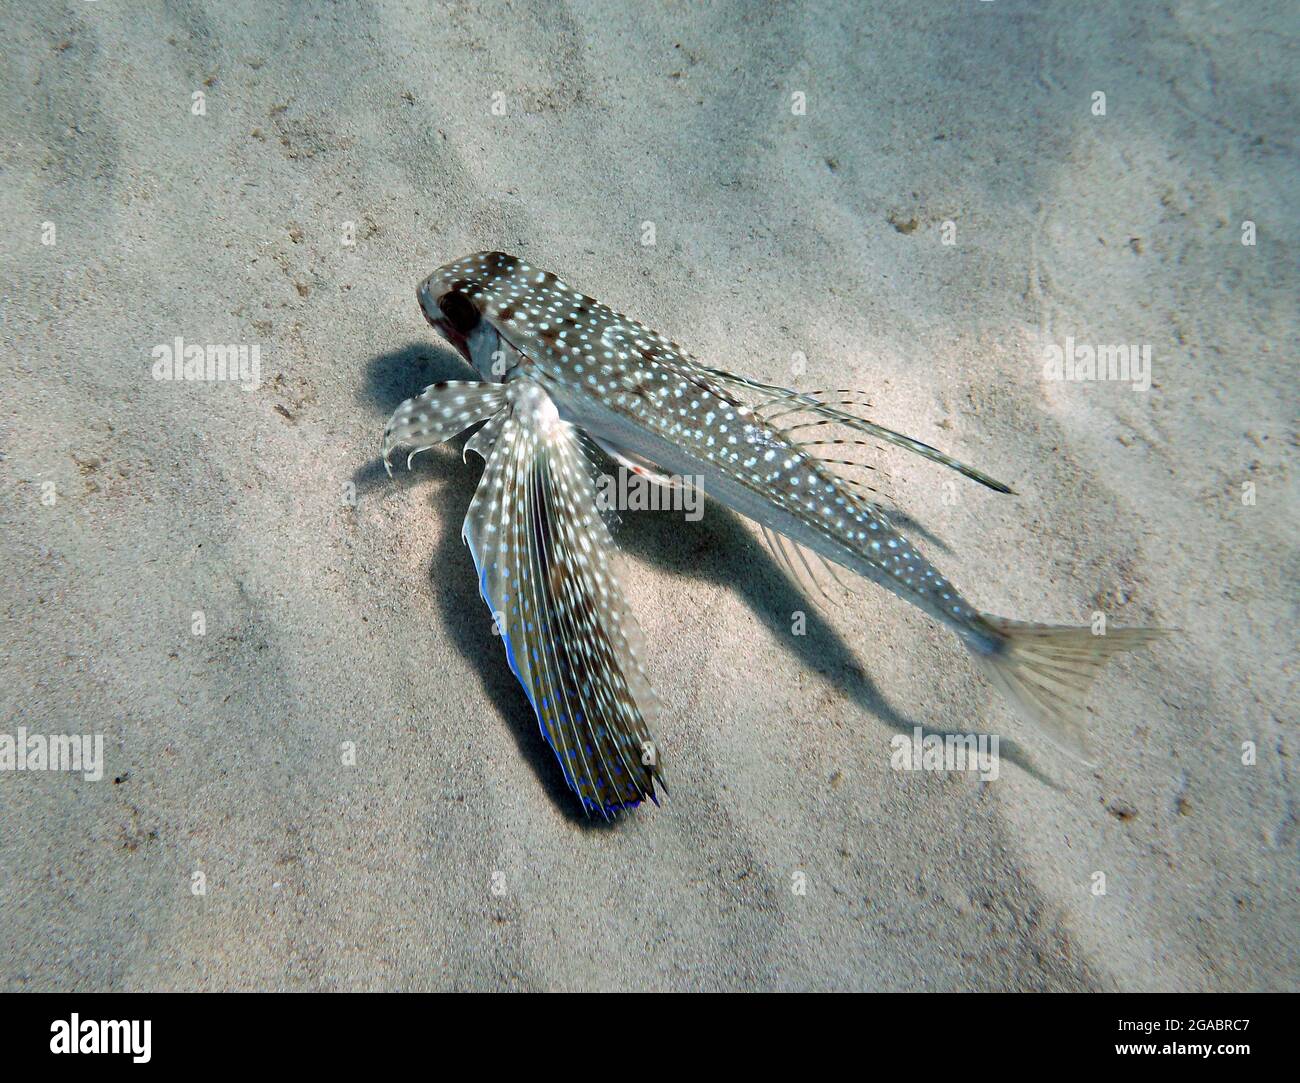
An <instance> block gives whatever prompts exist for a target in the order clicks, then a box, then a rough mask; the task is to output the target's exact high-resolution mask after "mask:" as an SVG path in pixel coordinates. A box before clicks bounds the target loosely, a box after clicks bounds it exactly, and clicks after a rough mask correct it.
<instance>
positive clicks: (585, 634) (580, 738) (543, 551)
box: [464, 379, 663, 817]
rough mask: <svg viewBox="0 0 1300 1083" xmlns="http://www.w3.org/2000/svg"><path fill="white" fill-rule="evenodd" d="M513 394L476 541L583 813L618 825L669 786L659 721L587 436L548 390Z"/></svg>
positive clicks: (494, 605) (506, 635)
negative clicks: (627, 811) (653, 722)
mask: <svg viewBox="0 0 1300 1083" xmlns="http://www.w3.org/2000/svg"><path fill="white" fill-rule="evenodd" d="M505 386H506V388H507V391H506V394H507V397H508V404H509V409H508V410H506V411H504V412H503V413H502V414H501V415H500V416H499V417H497V418H494V419H493V421H492V422H491V423H490V425H489V428H490V429H492V434H491V439H492V443H491V449H490V451H488V453H487V465H486V467H485V468H484V471H483V477H482V479H481V480H480V482H479V486H478V489H477V491H476V492H475V494H474V499H473V501H472V502H471V504H470V508H469V514H468V515H467V516H466V518H465V527H464V537H465V540H466V542H467V543H468V544H469V547H470V551H471V553H472V554H473V557H474V563H475V565H476V567H477V568H478V572H479V590H480V592H481V594H482V595H483V599H484V601H486V602H487V604H488V606H489V607H490V608H491V610H492V613H493V620H494V626H495V629H496V630H497V631H498V632H499V633H500V634H501V637H502V641H503V643H504V645H505V649H506V655H507V657H508V659H509V661H510V667H511V669H512V670H514V673H515V675H516V676H517V677H518V678H519V682H520V684H522V685H523V687H524V691H525V692H526V693H527V694H528V698H529V700H530V701H531V703H532V705H533V709H534V710H535V711H536V713H537V718H538V722H539V723H540V725H541V730H542V735H543V737H545V739H546V742H547V744H549V745H550V747H551V749H552V750H553V751H554V752H555V755H556V757H557V758H558V759H559V761H560V766H561V768H562V769H563V771H564V778H565V781H566V782H568V784H569V787H570V788H571V789H572V790H573V791H574V792H575V793H576V794H577V795H578V796H579V798H580V799H581V800H582V804H583V808H584V809H586V810H588V811H595V812H599V813H601V814H602V815H604V816H606V817H608V816H609V815H610V814H611V813H613V812H616V811H617V810H618V809H621V808H624V807H627V806H630V805H636V804H639V803H640V802H641V801H642V800H644V799H646V798H650V799H651V800H655V786H656V784H658V785H663V780H662V776H661V768H660V755H659V749H658V745H657V743H656V742H655V740H654V738H653V737H652V735H651V732H650V726H649V721H648V718H649V717H652V716H653V714H654V711H655V707H656V700H655V698H654V696H653V694H652V693H651V691H650V687H649V683H648V681H647V680H646V677H645V674H644V672H643V671H642V668H641V664H640V662H639V660H638V657H637V647H638V644H639V642H640V637H639V632H638V629H637V627H636V621H635V618H633V616H632V614H631V613H630V611H629V610H628V607H627V604H626V602H625V601H624V598H623V594H622V591H621V590H620V589H619V585H618V581H617V570H616V567H615V557H616V550H615V547H614V543H613V541H612V539H611V538H610V535H609V531H608V529H607V528H606V526H605V524H604V522H603V521H602V520H601V518H600V515H599V514H598V513H597V510H596V493H595V487H594V484H593V482H592V477H591V473H590V469H589V465H588V462H587V459H586V456H585V454H584V452H583V448H582V445H581V443H580V441H579V437H578V435H577V432H576V430H575V429H574V428H573V426H572V425H570V424H569V423H568V422H565V421H562V420H561V419H560V418H559V415H558V414H557V412H556V409H555V406H554V404H553V403H552V401H551V399H550V398H549V397H548V396H547V395H546V393H545V392H544V391H543V390H542V388H541V387H539V386H538V385H537V384H535V383H533V382H532V381H530V380H526V379H517V380H513V381H511V382H509V383H508V384H506V385H505ZM480 435H481V434H480ZM476 441H477V437H476ZM474 450H476V451H479V452H480V453H482V451H483V450H486V448H485V446H484V443H483V442H478V443H477V444H476V446H475V448H474Z"/></svg>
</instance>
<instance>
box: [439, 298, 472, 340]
mask: <svg viewBox="0 0 1300 1083" xmlns="http://www.w3.org/2000/svg"><path fill="white" fill-rule="evenodd" d="M438 308H439V309H441V310H442V314H443V316H444V317H445V318H446V320H447V322H448V323H449V324H450V325H451V327H452V329H453V330H454V331H456V332H457V333H458V334H462V335H468V334H469V333H470V332H471V331H473V330H474V328H475V327H477V326H478V321H479V318H480V317H479V314H478V309H477V308H475V307H474V302H473V301H471V300H470V299H469V298H468V297H466V296H465V295H464V294H463V293H461V292H460V291H459V290H449V291H448V292H447V293H444V294H443V295H442V296H441V297H439V298H438Z"/></svg>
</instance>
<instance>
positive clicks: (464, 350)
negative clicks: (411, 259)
mask: <svg viewBox="0 0 1300 1083" xmlns="http://www.w3.org/2000/svg"><path fill="white" fill-rule="evenodd" d="M458 267H459V265H458V264H454V263H449V264H447V265H446V266H445V267H440V268H438V270H436V271H434V272H433V274H431V275H429V277H428V278H426V279H425V280H424V281H423V282H421V283H420V286H419V288H418V289H417V290H416V297H417V298H418V299H419V302H420V311H421V312H422V313H423V314H424V318H425V319H426V320H427V321H428V323H429V326H430V327H432V328H433V329H434V330H435V331H437V332H438V334H440V335H441V336H442V337H443V338H445V339H446V340H447V341H448V342H449V343H451V345H452V346H454V347H455V348H456V351H457V352H458V353H459V354H460V355H461V356H462V357H463V358H465V360H466V361H468V362H469V363H470V364H471V365H473V366H474V368H475V369H476V370H477V371H478V373H479V375H480V376H482V377H483V379H484V380H488V381H492V382H497V381H500V380H501V378H502V375H503V373H502V365H501V357H502V351H501V342H500V336H499V335H498V334H497V330H496V328H495V327H494V326H493V325H492V323H491V321H490V320H486V319H484V318H483V309H482V304H481V298H480V293H481V291H480V289H479V288H478V287H477V285H476V283H475V282H474V281H473V280H472V279H470V278H467V277H466V276H465V275H463V274H458V273H456V269H457V268H458Z"/></svg>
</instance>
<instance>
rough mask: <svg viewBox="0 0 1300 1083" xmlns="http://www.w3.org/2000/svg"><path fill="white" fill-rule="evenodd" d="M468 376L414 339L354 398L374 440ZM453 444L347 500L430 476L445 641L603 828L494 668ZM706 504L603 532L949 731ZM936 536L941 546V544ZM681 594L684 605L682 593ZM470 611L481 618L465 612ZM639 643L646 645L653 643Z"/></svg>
mask: <svg viewBox="0 0 1300 1083" xmlns="http://www.w3.org/2000/svg"><path fill="white" fill-rule="evenodd" d="M473 377H474V374H473V373H472V372H471V371H470V369H469V368H468V366H466V365H465V364H464V362H463V361H461V360H460V358H459V357H458V356H457V355H456V354H455V353H453V352H452V351H450V350H448V349H442V348H440V347H437V346H430V345H427V344H423V343H418V344H412V345H410V346H407V347H404V348H403V349H400V350H395V351H393V352H391V353H387V354H383V355H381V356H379V357H376V358H375V359H373V360H372V361H371V362H370V364H369V365H368V367H367V383H366V389H365V394H366V397H367V398H368V399H369V400H370V401H371V403H372V404H373V405H374V406H375V408H376V409H377V411H378V412H379V413H380V414H382V417H381V418H380V423H379V424H378V425H377V426H376V443H378V433H379V432H380V431H381V429H382V422H383V421H386V420H387V419H388V417H389V415H390V414H391V413H392V411H393V410H394V409H395V408H396V407H397V406H398V404H399V403H401V402H402V401H403V400H405V399H407V398H409V397H410V396H412V395H416V394H419V392H420V391H421V390H422V389H423V388H425V387H427V386H428V385H429V384H431V383H436V382H437V381H439V380H455V379H473ZM464 442H465V437H459V438H457V439H454V440H451V441H449V442H448V443H447V444H446V445H443V446H441V447H438V448H433V449H431V450H429V451H427V452H424V453H423V454H421V455H419V456H418V457H417V458H416V459H415V460H414V461H413V463H412V469H411V470H409V471H408V470H406V469H405V464H404V463H403V462H402V461H401V458H400V457H398V458H397V459H395V461H394V470H393V477H392V479H389V477H388V476H387V472H386V471H385V469H384V466H383V462H382V460H381V459H380V458H379V456H378V455H376V456H375V457H374V458H372V459H369V460H367V461H366V462H365V463H364V464H363V465H362V466H360V467H359V468H358V469H357V471H356V472H355V473H354V475H353V481H354V483H355V485H356V487H357V493H358V497H359V498H364V497H365V496H366V495H369V494H373V493H378V492H381V491H383V490H384V489H385V488H386V487H389V486H400V487H402V488H406V487H407V486H412V485H421V486H423V485H425V484H427V482H428V481H429V480H430V479H432V480H434V481H435V482H437V484H436V486H435V488H434V491H433V493H432V494H431V495H430V501H431V503H433V504H434V505H435V506H436V507H438V508H439V509H440V510H441V511H443V512H445V514H446V516H447V520H448V525H447V527H446V528H445V529H444V530H443V531H442V532H441V536H440V539H439V541H438V542H437V543H436V546H435V551H434V553H433V555H432V558H431V560H430V565H429V578H430V582H431V585H432V588H433V593H434V598H435V601H436V602H437V604H438V607H439V609H440V610H441V611H442V614H443V617H444V623H445V626H446V628H447V630H448V632H449V635H450V638H451V641H452V643H453V645H454V646H455V647H456V649H457V650H458V651H459V652H460V654H461V655H462V657H464V658H465V659H466V660H467V661H468V662H470V663H471V664H472V665H473V666H474V668H475V670H476V671H477V672H478V673H479V675H480V679H481V681H482V684H483V689H484V691H485V692H486V693H487V695H488V696H489V698H491V700H492V702H493V705H494V707H495V708H496V710H497V711H498V713H499V714H500V715H501V716H502V717H504V718H505V719H506V720H507V722H508V723H509V727H510V732H511V734H512V736H513V737H514V740H515V742H516V744H517V746H518V748H519V751H520V753H521V754H522V755H523V757H524V758H525V759H526V760H527V761H528V762H529V763H530V764H531V765H532V766H533V769H534V771H535V772H536V774H537V776H538V778H539V779H540V781H541V782H542V784H543V786H544V787H545V788H546V791H547V794H548V796H550V798H551V799H552V800H553V801H554V802H555V803H556V805H557V806H558V807H559V808H560V809H561V810H562V811H563V813H564V814H565V816H566V817H567V818H568V819H570V820H571V821H573V822H575V823H579V824H583V825H587V826H592V827H596V828H601V829H604V828H606V827H608V826H612V825H613V824H614V823H615V822H616V821H613V820H611V821H610V822H609V823H608V824H607V823H606V821H604V820H603V819H602V818H600V817H598V816H595V817H589V816H588V815H587V814H586V813H584V812H583V811H582V810H581V808H580V807H579V806H578V803H577V801H576V800H575V798H574V796H573V794H572V793H571V791H570V790H569V789H568V787H567V786H566V785H565V784H564V780H563V777H562V776H561V774H560V771H559V769H558V767H557V766H556V764H555V755H554V753H553V752H552V751H551V749H550V746H548V745H547V744H546V742H545V740H544V739H543V737H542V735H541V732H540V729H539V727H538V725H537V720H536V717H535V715H534V713H533V710H532V707H531V706H530V704H529V703H528V699H527V697H526V696H525V695H524V692H523V690H522V689H521V688H520V687H519V683H518V681H517V680H516V679H515V676H514V674H513V673H512V672H511V671H510V667H509V666H508V665H507V664H506V660H505V657H504V652H503V650H502V647H501V640H500V637H498V636H496V635H494V634H493V633H492V624H491V621H490V619H489V618H488V616H487V609H486V607H485V605H484V603H483V601H482V599H481V598H480V597H479V592H478V572H477V570H476V569H475V567H474V561H473V558H472V557H471V555H470V552H469V548H468V547H467V546H466V545H465V544H464V543H463V541H462V540H461V536H460V530H459V526H458V524H459V522H460V518H461V517H462V516H463V515H464V513H465V511H466V510H468V508H469V503H470V500H471V499H472V497H473V495H474V490H475V488H476V487H477V485H478V479H479V475H480V474H481V473H482V469H481V464H479V462H478V459H477V457H472V458H471V460H470V464H469V465H466V464H465V463H463V462H462V461H461V449H462V447H463V445H464ZM603 465H604V466H606V467H607V466H608V464H603ZM707 509H708V510H707V514H706V515H705V516H704V517H703V518H702V519H700V520H699V521H696V522H691V521H688V520H686V519H685V517H684V516H683V515H682V513H680V512H666V511H661V512H639V513H624V514H623V516H622V524H621V526H619V527H618V528H617V529H616V530H615V540H616V542H617V544H618V546H619V548H620V549H622V550H623V551H624V552H626V553H628V554H629V555H631V556H634V557H636V558H638V559H641V560H644V561H645V562H646V563H648V564H650V565H652V566H654V567H656V568H658V569H660V570H661V571H665V572H668V573H670V574H672V575H674V576H678V577H681V578H687V579H697V580H700V581H702V582H704V583H709V584H715V585H720V586H725V587H728V588H730V589H732V590H734V591H736V592H737V593H738V594H739V595H740V596H741V598H742V599H743V600H744V601H745V604H746V605H747V606H748V607H749V608H750V610H751V611H752V612H753V613H754V615H755V616H756V617H757V618H758V619H759V620H760V621H762V622H763V624H764V626H765V627H766V628H767V629H768V631H769V632H770V633H771V634H772V635H773V636H775V637H779V638H781V639H782V640H783V641H785V642H786V643H788V644H789V647H790V650H791V651H792V652H793V653H794V655H795V656H796V657H797V658H798V659H799V661H800V662H801V663H802V664H803V665H804V666H805V667H806V668H807V669H809V670H812V671H813V672H816V673H819V674H821V675H822V676H823V677H824V678H825V679H826V680H828V681H829V682H830V683H831V684H832V685H833V686H834V687H836V688H837V689H839V690H841V691H842V692H844V693H845V694H846V695H847V696H848V697H849V698H850V699H851V700H852V701H853V702H854V703H855V704H856V705H857V706H858V707H859V708H861V709H862V710H863V711H865V712H867V713H869V714H871V715H874V716H875V717H877V718H879V719H880V720H881V721H883V722H885V723H886V724H887V725H888V726H890V727H891V728H892V729H894V730H896V731H897V732H898V733H901V734H905V735H908V736H910V735H911V733H912V730H913V728H914V727H916V726H920V727H921V728H922V730H923V731H924V732H925V733H926V734H927V735H929V734H934V735H936V736H939V737H946V736H949V735H957V734H956V731H952V730H946V729H942V728H939V727H935V726H929V725H925V724H924V723H922V722H919V721H917V720H915V719H913V718H911V717H909V716H907V715H905V714H903V713H902V712H900V711H899V710H897V709H896V708H895V707H894V706H893V705H892V704H891V703H890V702H889V701H888V700H887V699H886V698H885V696H884V695H883V694H882V693H881V692H880V690H879V688H878V687H877V686H876V684H875V682H874V681H873V680H872V679H871V677H870V676H869V675H868V674H867V672H866V670H865V669H864V668H863V666H862V663H861V661H860V660H859V657H858V654H857V652H856V650H855V649H854V648H853V646H852V645H851V644H849V643H848V642H846V641H845V640H844V638H843V637H842V636H841V635H840V634H839V632H838V631H836V629H835V628H834V627H833V626H832V625H831V624H830V623H829V622H828V621H827V620H826V619H825V617H824V616H823V615H822V614H821V613H820V612H819V611H818V609H817V606H816V604H815V603H814V602H813V600H812V599H810V598H809V597H808V595H807V594H805V593H804V591H803V589H802V588H801V587H800V586H798V585H797V584H795V583H794V582H793V581H791V580H790V578H789V577H788V575H787V573H786V571H785V569H784V568H782V567H781V565H780V564H779V563H778V562H777V560H776V558H775V557H773V555H772V554H771V553H770V552H768V550H767V549H765V548H764V547H763V545H762V544H761V543H760V542H759V541H758V539H757V537H756V536H755V535H754V534H753V533H751V532H750V531H749V530H748V529H747V528H746V527H745V525H744V523H743V521H742V520H741V518H740V517H739V516H738V515H736V514H734V513H733V512H731V511H730V510H729V509H727V508H725V507H724V506H722V505H720V504H717V503H714V502H710V503H708V504H707ZM894 519H895V520H896V521H898V522H899V524H900V525H905V526H906V527H907V528H908V529H911V530H913V531H914V532H915V533H917V534H919V535H921V536H924V537H927V538H929V537H930V535H929V533H928V532H927V531H925V530H924V528H923V527H921V526H920V524H917V523H914V522H910V521H909V522H908V523H906V524H904V522H903V520H902V518H901V517H900V516H898V515H897V514H895V515H894ZM931 540H933V539H931ZM937 544H938V545H939V547H941V548H944V549H945V550H946V547H944V546H942V543H937ZM683 600H684V602H685V604H689V601H690V600H689V596H688V597H686V598H684V599H683ZM796 610H799V611H802V612H804V613H805V614H806V634H804V635H802V636H795V635H791V634H790V614H791V613H793V612H794V611H796ZM479 616H481V617H482V619H476V618H478V617H479ZM650 649H651V650H653V644H651V645H650ZM1000 752H1001V755H1002V756H1004V757H1005V758H1006V759H1007V760H1008V761H1009V762H1011V763H1015V764H1016V765H1017V766H1019V767H1021V768H1022V769H1023V770H1024V771H1026V772H1027V773H1028V774H1030V775H1032V776H1033V777H1034V778H1036V779H1038V780H1039V781H1041V782H1043V783H1044V784H1045V785H1048V786H1052V787H1053V788H1056V784H1055V783H1054V782H1053V781H1052V780H1051V779H1050V778H1047V777H1045V776H1043V775H1042V774H1041V773H1040V772H1039V771H1038V770H1037V769H1036V768H1034V767H1033V766H1032V765H1031V764H1030V763H1029V762H1028V761H1027V759H1026V757H1025V755H1024V753H1023V752H1022V751H1021V749H1020V748H1019V747H1018V745H1017V744H1016V743H1015V742H1014V741H1012V740H1009V739H1007V738H1005V737H1004V738H1002V740H1001V742H1000ZM882 754H883V753H882Z"/></svg>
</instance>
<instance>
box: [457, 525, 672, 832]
mask: <svg viewBox="0 0 1300 1083" xmlns="http://www.w3.org/2000/svg"><path fill="white" fill-rule="evenodd" d="M461 540H462V541H464V543H465V545H466V546H467V547H468V549H469V553H470V556H471V557H472V558H473V560H474V567H475V568H477V569H480V571H479V576H478V593H479V597H480V598H482V599H483V601H485V602H486V603H487V606H488V609H489V610H490V611H491V612H493V613H496V612H498V609H497V605H496V603H495V602H493V600H492V599H491V598H489V597H488V592H487V570H486V569H485V568H484V567H483V562H482V561H481V560H479V555H478V553H477V552H475V551H474V546H473V543H471V542H470V540H469V536H468V535H467V534H465V533H464V532H463V531H462V533H461ZM501 638H502V639H503V640H504V641H505V647H506V661H507V662H508V663H509V664H510V672H511V673H513V674H514V675H515V680H517V681H518V682H519V687H520V688H522V689H523V690H524V695H525V696H527V697H528V702H529V704H530V705H531V706H532V708H533V713H534V714H535V715H537V724H538V727H539V728H540V729H541V731H542V737H543V738H544V739H545V741H546V743H547V745H549V746H550V749H551V751H552V752H553V753H554V754H555V759H556V762H557V763H559V765H560V770H561V771H563V772H564V781H565V782H566V783H568V785H569V789H571V790H572V791H573V792H574V793H575V794H577V795H578V797H579V799H580V800H581V801H582V807H583V808H584V809H587V810H589V811H595V812H599V813H600V814H601V815H603V816H606V817H608V816H609V814H610V813H611V812H619V811H621V810H622V809H625V808H636V807H638V806H639V805H640V804H641V801H640V800H639V799H638V800H636V801H623V802H620V803H618V804H613V805H605V804H602V803H601V802H599V801H593V800H592V799H591V798H590V797H583V796H582V794H581V792H580V791H579V790H578V784H577V780H576V779H575V778H574V777H573V774H572V772H571V771H570V770H569V766H568V764H566V763H565V762H564V759H563V758H562V757H561V756H560V752H559V749H557V748H556V747H555V741H554V740H552V739H551V729H550V727H549V726H548V725H547V724H546V719H545V717H544V716H543V715H542V712H541V710H539V709H538V706H537V701H536V700H535V699H533V692H532V689H531V688H529V687H528V684H527V683H526V682H525V681H524V679H523V677H522V676H520V674H519V667H518V666H517V665H515V651H514V647H513V646H512V645H511V643H510V633H509V632H507V631H506V630H505V629H504V628H503V629H502V630H501ZM650 785H651V793H650V800H651V801H653V802H654V803H655V805H656V806H657V805H658V804H659V798H658V797H657V796H656V795H655V793H654V790H653V787H654V782H653V780H652V781H651V783H650Z"/></svg>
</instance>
